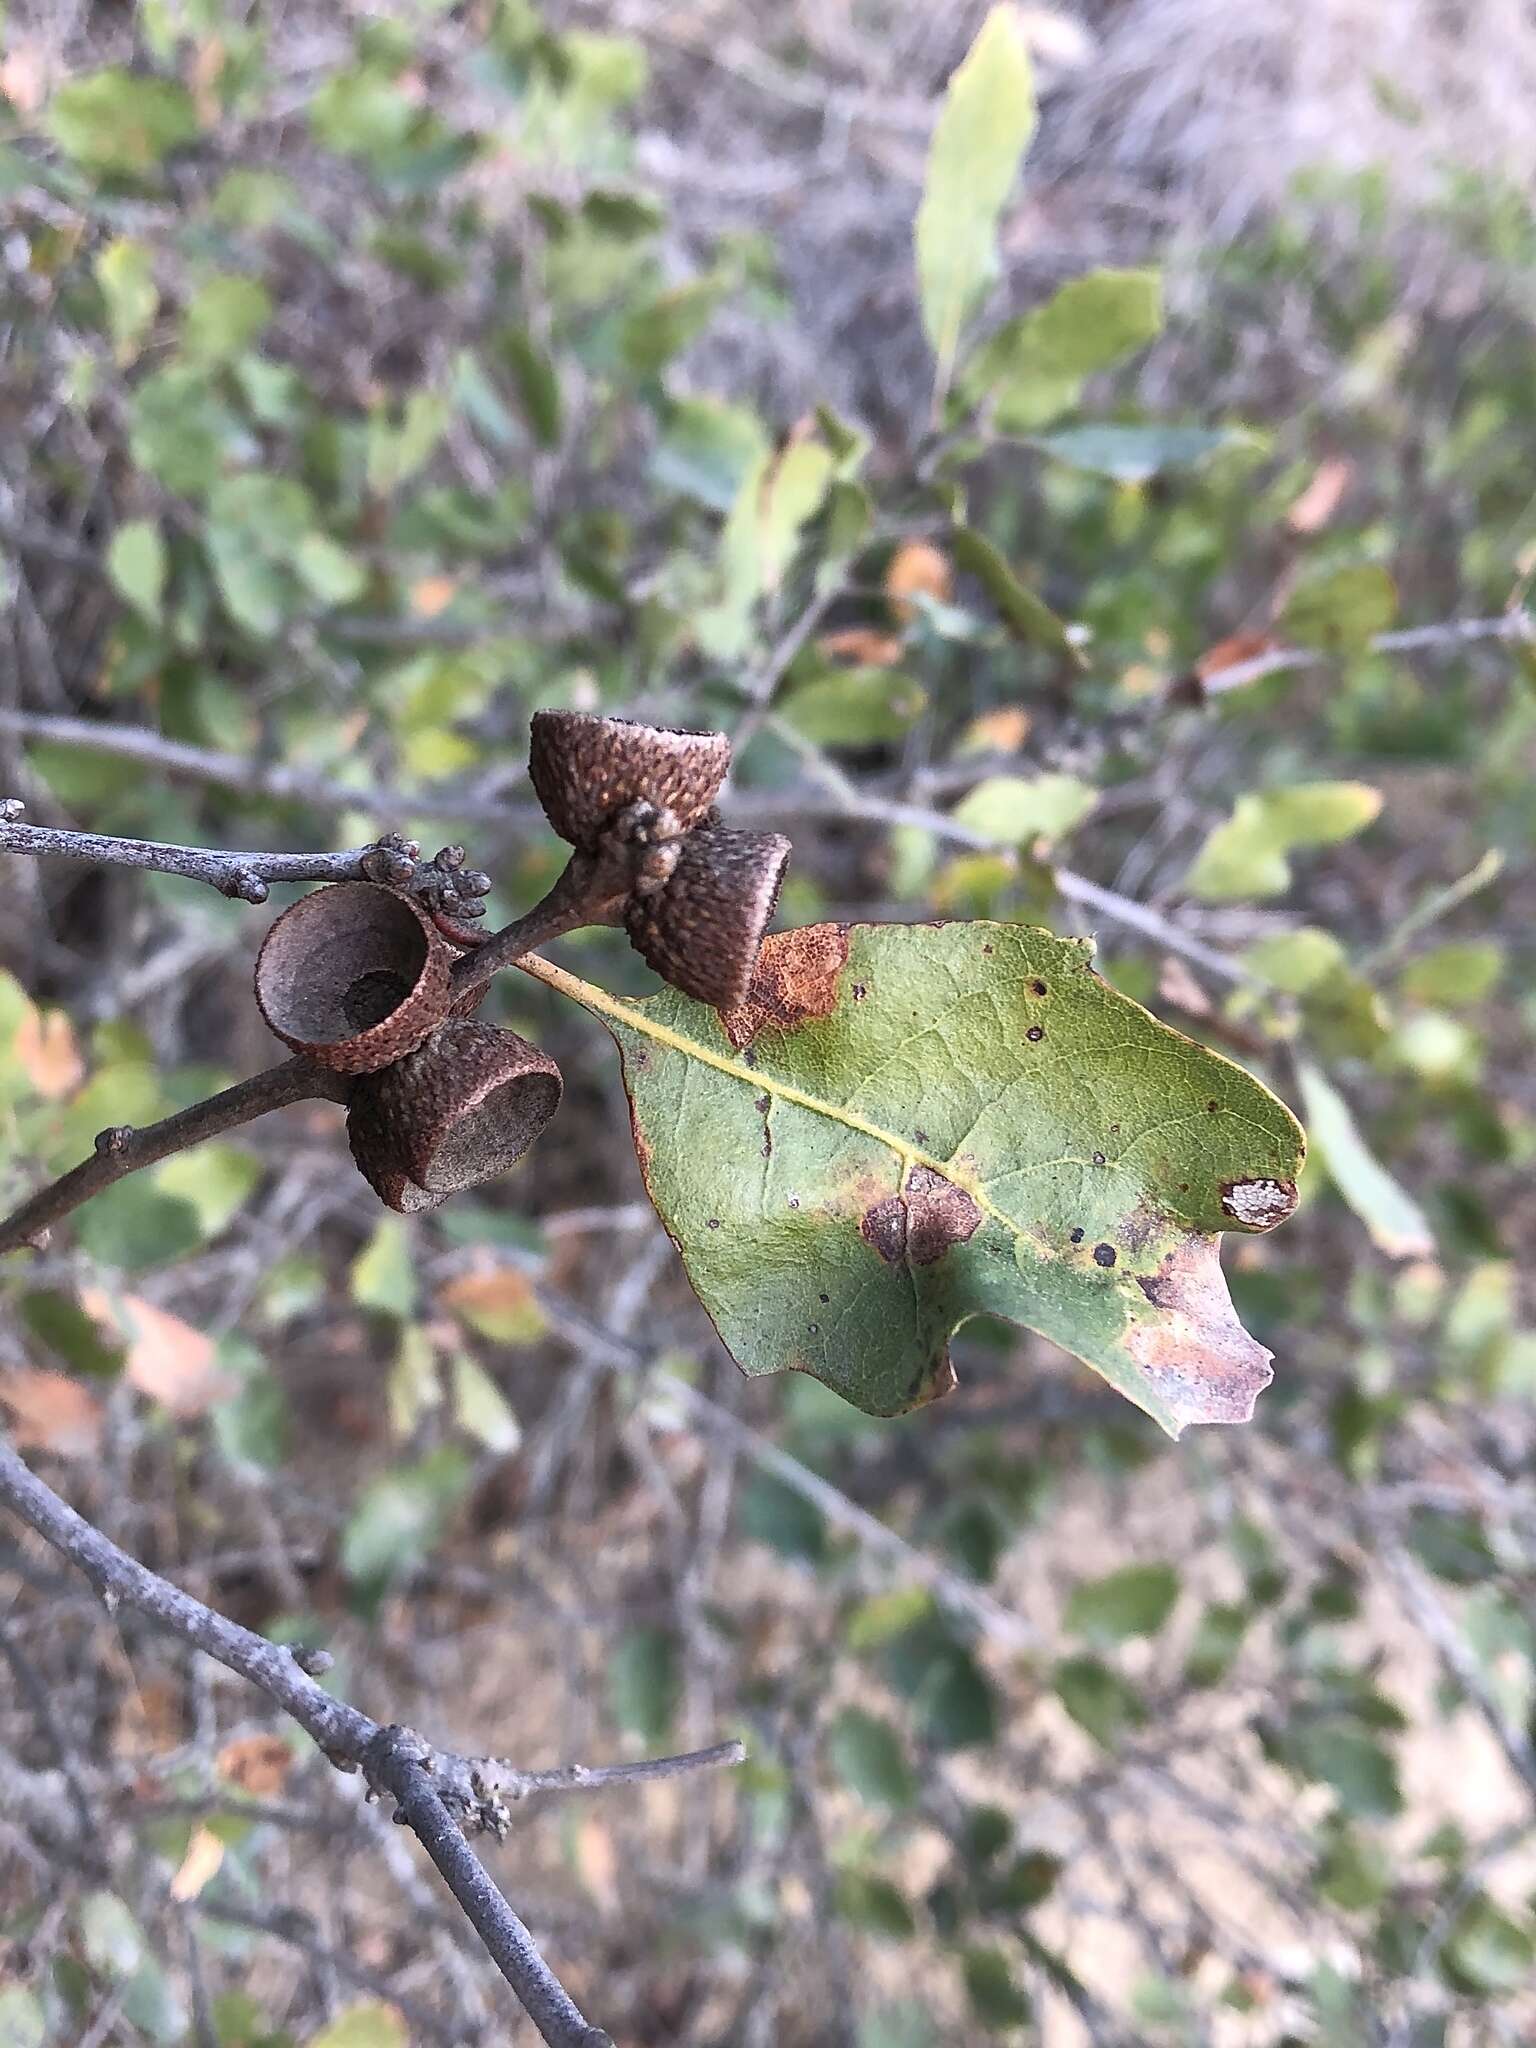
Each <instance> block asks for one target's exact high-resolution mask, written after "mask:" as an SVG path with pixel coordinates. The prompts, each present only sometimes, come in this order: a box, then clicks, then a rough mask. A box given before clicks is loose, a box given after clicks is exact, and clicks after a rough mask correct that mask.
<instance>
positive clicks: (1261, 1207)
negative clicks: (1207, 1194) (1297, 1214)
mask: <svg viewBox="0 0 1536 2048" xmlns="http://www.w3.org/2000/svg"><path fill="white" fill-rule="evenodd" d="M1221 1206H1222V1208H1223V1209H1225V1210H1226V1212H1227V1214H1228V1215H1229V1216H1230V1217H1231V1218H1232V1220H1233V1222H1234V1223H1236V1224H1237V1225H1238V1226H1239V1228H1241V1229H1243V1230H1273V1229H1274V1227H1275V1225H1276V1224H1277V1223H1283V1222H1284V1221H1285V1219H1286V1217H1287V1216H1290V1215H1292V1214H1293V1213H1294V1211H1295V1208H1296V1183H1295V1181H1293V1180H1271V1179H1268V1178H1265V1177H1260V1178H1258V1179H1255V1180H1229V1181H1228V1182H1227V1183H1226V1185H1225V1186H1224V1187H1223V1189H1222V1191H1221Z"/></svg>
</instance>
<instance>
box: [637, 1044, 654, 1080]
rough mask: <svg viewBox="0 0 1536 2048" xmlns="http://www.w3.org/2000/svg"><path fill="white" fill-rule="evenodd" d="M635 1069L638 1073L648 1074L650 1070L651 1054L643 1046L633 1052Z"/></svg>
mask: <svg viewBox="0 0 1536 2048" xmlns="http://www.w3.org/2000/svg"><path fill="white" fill-rule="evenodd" d="M635 1071H636V1073H638V1074H648V1073H649V1072H650V1071H651V1056H650V1054H649V1053H648V1052H647V1051H646V1050H645V1048H644V1046H642V1047H641V1048H640V1050H639V1052H637V1053H636V1054H635Z"/></svg>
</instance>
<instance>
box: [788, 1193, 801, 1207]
mask: <svg viewBox="0 0 1536 2048" xmlns="http://www.w3.org/2000/svg"><path fill="white" fill-rule="evenodd" d="M789 1206H790V1208H791V1209H798V1208H799V1206H800V1197H799V1196H798V1195H791V1196H790V1198H789Z"/></svg>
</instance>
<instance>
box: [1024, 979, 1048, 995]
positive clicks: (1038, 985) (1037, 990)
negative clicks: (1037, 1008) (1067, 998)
mask: <svg viewBox="0 0 1536 2048" xmlns="http://www.w3.org/2000/svg"><path fill="white" fill-rule="evenodd" d="M1029 986H1030V988H1031V990H1032V991H1033V992H1034V994H1036V995H1037V996H1044V995H1049V994H1050V990H1049V989H1048V988H1047V987H1046V985H1045V983H1044V982H1043V981H1032V982H1031V983H1030V984H1029Z"/></svg>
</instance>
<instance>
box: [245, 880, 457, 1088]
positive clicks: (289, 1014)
mask: <svg viewBox="0 0 1536 2048" xmlns="http://www.w3.org/2000/svg"><path fill="white" fill-rule="evenodd" d="M452 962H453V954H452V952H451V950H450V948H449V946H448V944H447V942H446V940H444V938H443V937H442V935H441V934H440V933H439V932H438V931H437V930H436V929H435V927H434V926H433V924H432V921H431V919H430V918H429V917H428V916H427V914H426V912H425V911H424V910H423V909H422V908H421V907H420V905H419V904H417V903H416V902H415V901H414V899H413V898H411V897H409V896H403V895H401V894H400V893H399V891H398V890H395V889H388V888H385V887H383V886H381V885H380V884H378V883H375V882H333V883H332V884H331V885H330V886H329V887H327V888H324V889H316V890H314V891H313V893H312V894H310V895H308V896H301V897H300V898H299V900H298V902H297V903H295V904H294V905H293V906H292V907H291V908H290V909H288V910H285V911H284V912H283V914H282V916H281V917H280V918H278V919H277V921H276V922H275V923H274V925H273V926H272V929H271V930H270V931H269V932H268V933H267V936H266V939H265V940H264V941H263V943H262V948H261V951H260V953H258V954H257V956H256V1004H257V1007H258V1009H259V1010H260V1011H261V1014H262V1016H263V1017H264V1018H265V1019H266V1021H267V1023H268V1025H269V1026H270V1028H271V1029H272V1030H273V1031H275V1032H276V1034H277V1036H278V1037H279V1038H280V1039H282V1041H283V1043H284V1044H285V1045H291V1046H292V1047H293V1049H294V1051H295V1052H301V1053H305V1054H307V1055H308V1057H309V1058H310V1059H312V1060H314V1061H316V1062H317V1063H318V1064H319V1065H320V1066H324V1067H330V1068H332V1069H333V1070H334V1071H335V1072H337V1073H341V1074H368V1073H373V1072H375V1071H376V1070H377V1069H378V1068H380V1067H387V1066H388V1065H389V1063H390V1062H391V1060H397V1059H399V1058H401V1057H402V1055H403V1054H405V1053H408V1052H413V1051H414V1050H415V1049H416V1047H417V1046H418V1045H420V1044H421V1042H422V1040H423V1039H424V1038H425V1037H426V1036H427V1034H428V1032H429V1031H431V1029H432V1027H433V1026H434V1025H435V1024H436V1023H437V1022H438V1021H439V1020H440V1019H441V1018H442V1016H443V1014H444V1013H445V1011H446V1010H447V1007H448V993H449V969H450V967H451V965H452Z"/></svg>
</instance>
